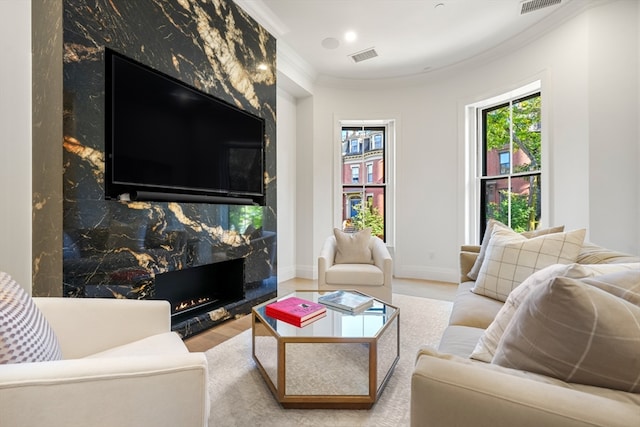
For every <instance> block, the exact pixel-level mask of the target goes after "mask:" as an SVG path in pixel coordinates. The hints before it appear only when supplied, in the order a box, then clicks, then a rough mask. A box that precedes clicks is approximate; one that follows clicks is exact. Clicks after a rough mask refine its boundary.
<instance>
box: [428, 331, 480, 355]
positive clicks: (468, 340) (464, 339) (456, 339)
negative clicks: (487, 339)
mask: <svg viewBox="0 0 640 427" xmlns="http://www.w3.org/2000/svg"><path fill="white" fill-rule="evenodd" d="M483 332H484V329H482V328H474V327H471V326H459V325H450V326H447V329H445V330H444V333H443V334H442V338H441V339H440V344H439V345H438V351H439V352H441V353H447V354H455V355H456V356H460V357H469V354H471V352H472V351H473V348H474V347H475V345H476V343H477V342H478V339H479V338H480V336H481V335H482V333H483Z"/></svg>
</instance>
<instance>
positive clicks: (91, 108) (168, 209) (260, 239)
mask: <svg viewBox="0 0 640 427" xmlns="http://www.w3.org/2000/svg"><path fill="white" fill-rule="evenodd" d="M63 18H64V19H63V25H64V45H63V50H64V52H63V73H64V76H63V96H64V120H63V126H64V128H63V133H64V140H63V168H64V173H63V194H64V202H63V205H64V206H63V223H64V225H63V227H64V234H63V237H64V254H63V276H64V287H63V295H64V296H68V297H116V298H121V297H125V298H153V297H154V280H155V277H156V275H158V274H162V273H163V272H168V271H176V270H181V269H188V268H192V267H196V266H199V265H204V264H208V263H213V262H218V261H224V260H228V259H234V258H245V259H246V262H245V286H246V287H247V290H248V291H250V292H249V293H250V294H251V296H250V298H252V299H253V301H241V302H239V303H238V304H239V305H244V306H245V307H244V308H242V309H243V310H246V307H247V306H250V305H251V304H253V303H256V302H259V301H263V300H265V299H267V297H272V296H274V295H275V286H276V285H275V284H276V282H277V280H276V279H275V274H276V268H275V267H276V266H275V260H276V256H275V254H276V185H275V183H276V164H275V162H276V147H275V136H276V41H275V39H274V38H273V37H272V36H271V35H270V34H269V33H267V32H266V31H265V30H264V29H263V28H262V27H260V26H259V25H258V24H257V23H256V22H255V21H254V20H253V19H252V18H251V17H250V16H249V15H247V14H246V13H244V11H243V10H242V9H240V8H239V7H237V6H236V5H235V4H234V3H233V2H232V1H231V0H175V1H167V0H140V1H135V2H132V1H128V0H92V1H79V0H65V1H64V17H63ZM105 47H109V48H111V49H113V50H116V51H118V52H120V53H122V54H124V55H126V56H129V57H131V58H133V59H135V60H137V61H139V62H142V63H144V64H146V65H148V66H150V67H152V68H154V69H157V70H159V71H161V72H163V73H166V74H169V75H171V76H173V77H175V78H178V79H179V80H181V81H184V82H186V83H188V84H189V85H191V86H193V87H195V88H197V89H199V90H201V91H204V92H207V93H209V94H211V95H214V96H217V97H219V98H221V99H223V100H225V101H227V102H230V103H232V104H234V105H236V106H238V107H240V108H242V109H244V110H246V111H248V112H250V113H253V114H256V115H258V116H260V117H263V118H264V119H265V121H266V135H267V151H266V165H267V174H266V176H265V181H266V187H267V193H266V206H261V207H256V208H252V209H251V210H249V211H247V209H245V208H243V207H240V206H232V205H216V204H200V203H172V202H140V201H138V202H120V201H114V200H105V196H104V170H105V158H104V156H105V139H104V138H105V137H104V125H105V121H104V118H105V111H104V102H105V70H104V67H105V63H104V48H105ZM261 64H265V65H266V67H259V65H261ZM177 144H180V141H177ZM179 148H180V149H187V146H186V144H184V145H182V146H180V147H179ZM256 209H257V211H256ZM249 217H251V218H253V225H251V226H249V227H248V229H247V228H246V227H247V223H248V222H247V221H248V219H247V218H249ZM256 218H257V219H256ZM234 310H236V311H237V310H239V309H238V307H235V306H234V307H231V308H229V307H227V308H225V309H224V310H223V312H222V314H221V313H218V314H215V315H209V316H208V317H217V316H222V317H224V316H230V315H232V314H233V312H234Z"/></svg>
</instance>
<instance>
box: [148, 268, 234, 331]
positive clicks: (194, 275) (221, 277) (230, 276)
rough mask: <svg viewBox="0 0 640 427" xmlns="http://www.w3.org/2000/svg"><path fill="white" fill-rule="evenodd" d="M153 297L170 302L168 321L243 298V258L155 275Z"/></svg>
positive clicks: (175, 321) (175, 320)
mask: <svg viewBox="0 0 640 427" xmlns="http://www.w3.org/2000/svg"><path fill="white" fill-rule="evenodd" d="M155 285H156V286H155V288H156V289H155V298H156V299H165V300H167V301H169V303H170V304H171V324H172V325H176V324H177V323H180V322H182V321H184V320H187V319H189V318H193V317H197V316H198V315H200V314H202V313H206V312H208V311H212V310H215V309H217V308H219V307H223V306H225V305H227V304H230V303H233V302H236V301H240V300H242V299H244V297H245V295H244V258H238V259H232V260H227V261H221V262H217V263H214V264H206V265H201V266H198V267H193V268H189V269H186V270H176V271H170V272H167V273H162V274H158V275H156V283H155Z"/></svg>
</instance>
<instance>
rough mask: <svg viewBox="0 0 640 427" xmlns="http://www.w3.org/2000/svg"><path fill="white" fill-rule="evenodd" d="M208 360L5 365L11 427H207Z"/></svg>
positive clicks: (0, 394) (2, 399)
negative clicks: (141, 426)
mask: <svg viewBox="0 0 640 427" xmlns="http://www.w3.org/2000/svg"><path fill="white" fill-rule="evenodd" d="M207 387H208V379H207V361H206V357H205V355H204V353H186V352H185V353H183V354H170V355H161V356H144V357H141V356H139V357H135V356H133V357H126V358H122V357H118V358H103V359H99V360H96V359H75V360H62V361H56V362H39V363H22V364H12V365H0V414H2V415H1V419H2V425H7V426H22V427H31V426H33V427H35V426H44V425H46V426H53V427H57V426H59V427H62V426H64V427H84V426H99V425H103V426H123V427H126V426H131V427H133V426H140V425H149V426H167V427H169V426H190V427H201V426H206V425H207V419H208V415H209V398H208V391H207V390H208V389H207Z"/></svg>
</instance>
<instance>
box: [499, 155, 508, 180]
mask: <svg viewBox="0 0 640 427" xmlns="http://www.w3.org/2000/svg"><path fill="white" fill-rule="evenodd" d="M499 156H500V174H501V175H505V174H508V173H509V169H510V168H511V156H510V155H509V152H508V151H503V152H502V153H500V154H499Z"/></svg>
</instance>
